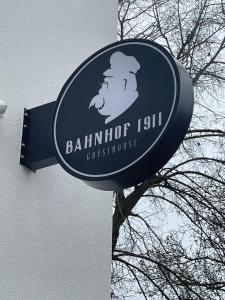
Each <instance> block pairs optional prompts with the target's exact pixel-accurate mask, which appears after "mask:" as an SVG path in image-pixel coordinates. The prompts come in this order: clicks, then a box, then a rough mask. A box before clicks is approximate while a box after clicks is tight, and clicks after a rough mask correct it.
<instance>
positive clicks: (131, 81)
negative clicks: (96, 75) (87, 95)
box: [89, 51, 140, 124]
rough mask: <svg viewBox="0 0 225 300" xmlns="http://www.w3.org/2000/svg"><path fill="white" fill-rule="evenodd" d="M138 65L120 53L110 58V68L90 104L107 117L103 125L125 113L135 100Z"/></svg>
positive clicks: (136, 95)
mask: <svg viewBox="0 0 225 300" xmlns="http://www.w3.org/2000/svg"><path fill="white" fill-rule="evenodd" d="M139 69H140V64H139V62H138V61H137V60H136V58H135V57H133V56H127V55H125V54H123V53H122V52H120V51H117V52H114V53H113V54H112V55H111V57H110V68H109V69H107V70H106V71H105V72H104V73H103V75H104V76H105V78H104V82H103V83H102V86H101V88H100V90H99V92H98V94H97V95H96V96H94V97H93V98H92V100H91V102H90V105H89V108H90V107H92V106H94V107H95V108H96V109H97V111H98V112H99V113H100V114H101V115H103V116H107V118H106V119H105V124H107V123H109V122H111V121H112V120H114V119H115V118H117V117H118V116H120V115H121V114H122V113H123V112H125V111H126V110H127V109H128V108H129V107H130V106H131V105H132V104H133V103H134V102H135V101H136V99H137V97H138V91H137V80H136V75H135V74H136V73H137V71H138V70H139Z"/></svg>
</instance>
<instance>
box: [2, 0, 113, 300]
mask: <svg viewBox="0 0 225 300" xmlns="http://www.w3.org/2000/svg"><path fill="white" fill-rule="evenodd" d="M116 6H117V3H116V1H111V0H76V1H74V0H64V1H62V0H45V1H39V0H29V1H28V0H14V1H1V9H0V99H1V100H4V101H5V102H6V103H7V104H8V109H7V112H6V114H5V116H4V118H3V119H0V184H1V185H0V299H1V300H69V299H71V300H72V299H73V300H105V299H109V298H110V263H111V212H112V209H111V208H112V193H111V192H109V193H107V192H102V191H97V190H94V189H91V188H89V187H88V186H86V185H85V184H83V183H82V182H81V181H79V180H78V179H76V178H74V177H72V176H71V175H69V174H67V173H66V172H65V171H64V170H63V169H62V168H61V167H60V166H59V165H55V166H52V167H49V168H45V169H42V170H39V171H38V172H37V173H36V174H34V173H32V172H29V171H27V170H25V169H24V168H23V167H22V166H20V165H19V154H20V142H21V130H22V118H23V109H24V107H26V108H32V107H35V106H39V105H41V104H44V103H47V102H50V101H54V100H55V99H56V97H57V95H58V93H59V91H60V89H61V87H62V85H63V84H64V82H65V80H66V79H67V78H68V76H69V75H70V74H71V73H72V71H73V70H74V69H75V68H76V67H77V66H78V64H79V63H81V62H82V60H83V59H85V58H87V57H88V56H89V55H90V54H92V53H93V52H94V51H96V50H98V49H99V48H101V47H103V46H104V45H106V44H108V43H111V42H113V41H115V40H116V13H117V7H116ZM40 121H41V120H40Z"/></svg>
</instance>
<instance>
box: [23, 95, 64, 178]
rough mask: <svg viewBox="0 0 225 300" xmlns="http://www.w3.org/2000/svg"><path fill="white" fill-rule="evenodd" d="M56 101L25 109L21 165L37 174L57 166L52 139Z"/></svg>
mask: <svg viewBox="0 0 225 300" xmlns="http://www.w3.org/2000/svg"><path fill="white" fill-rule="evenodd" d="M55 107H56V101H53V102H50V103H47V104H44V105H41V106H37V107H35V108H32V109H26V108H25V109H24V117H23V130H22V140H21V152H20V164H21V165H23V166H24V167H26V168H28V169H30V170H31V171H33V172H35V171H36V170H38V169H42V168H45V167H49V166H51V165H54V164H57V163H58V162H57V160H56V158H55V154H54V144H53V138H52V120H53V115H54V110H55Z"/></svg>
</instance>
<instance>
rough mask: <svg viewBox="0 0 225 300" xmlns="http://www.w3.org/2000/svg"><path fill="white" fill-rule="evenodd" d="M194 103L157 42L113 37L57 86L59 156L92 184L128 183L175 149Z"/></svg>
mask: <svg viewBox="0 0 225 300" xmlns="http://www.w3.org/2000/svg"><path fill="white" fill-rule="evenodd" d="M192 109H193V89H192V84H191V80H190V78H189V77H188V75H187V73H186V71H185V69H184V68H183V67H182V66H181V65H180V64H179V63H178V62H177V61H176V60H175V59H174V58H173V57H172V56H171V55H170V54H169V53H168V52H167V51H166V50H165V49H164V48H163V47H162V46H160V45H158V44H156V43H154V42H150V41H146V40H126V41H122V42H116V43H114V44H111V45H108V46H107V47H105V48H103V49H101V50H100V51H98V52H97V53H95V54H94V55H92V56H91V57H90V58H88V59H87V60H86V61H85V62H84V63H83V64H82V65H81V66H80V67H79V68H78V69H77V70H76V71H75V72H74V73H73V74H72V75H71V77H70V78H69V79H68V81H67V82H66V83H65V85H64V86H63V88H62V90H61V92H60V94H59V97H58V100H57V105H56V110H55V115H54V120H53V138H54V144H55V150H56V156H57V159H58V161H59V163H60V164H61V166H62V167H63V168H64V169H65V170H66V171H67V172H69V173H70V174H72V175H73V176H76V177H78V178H80V179H82V180H84V181H85V182H86V183H87V184H89V185H91V186H93V187H96V188H99V189H104V190H118V189H122V188H126V187H129V186H132V185H134V184H137V183H139V182H141V181H143V180H145V179H147V178H149V177H151V176H152V175H154V174H155V173H156V172H157V171H158V170H159V169H160V168H161V167H162V166H163V165H164V164H165V163H166V162H167V161H168V160H169V159H170V158H171V156H172V155H173V154H174V153H175V151H176V150H177V148H178V147H179V145H180V143H181V142H182V140H183V137H184V135H185V133H186V131H187V128H188V126H189V123H190V120H191V115H192Z"/></svg>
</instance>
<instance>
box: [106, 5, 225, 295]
mask: <svg viewBox="0 0 225 300" xmlns="http://www.w3.org/2000/svg"><path fill="white" fill-rule="evenodd" d="M118 26H119V28H118V36H119V39H129V38H144V39H149V40H152V41H156V42H158V43H160V44H162V45H163V46H164V47H166V48H167V50H168V51H169V52H170V53H171V54H172V55H173V56H174V57H175V58H176V59H177V60H179V61H180V62H181V63H182V64H183V65H184V66H185V67H186V70H187V71H188V72H189V74H190V77H191V78H192V82H193V85H194V88H195V110H194V115H193V119H192V123H191V126H190V129H189V131H188V133H187V135H186V137H185V139H184V141H183V143H182V145H181V147H180V148H179V150H178V151H177V152H176V154H175V156H174V157H173V159H172V160H171V161H170V162H169V163H168V164H167V165H166V166H164V168H163V169H161V170H160V171H159V172H158V174H156V175H155V176H154V177H152V178H150V179H148V180H146V181H145V182H143V183H140V184H139V185H137V186H135V187H133V188H131V189H128V190H126V191H120V192H118V193H115V206H114V213H113V234H112V244H113V247H112V257H113V265H112V284H113V293H112V298H114V299H152V300H156V299H157V300H158V299H160V300H161V299H167V300H178V299H179V300H203V299H204V300H205V299H209V300H219V299H221V300H222V299H225V150H224V149H225V148H224V146H225V131H224V125H225V118H224V113H223V112H224V108H225V100H224V82H225V61H224V55H225V4H224V3H223V0H186V1H185V0H120V1H119V11H118ZM171 218H173V220H172V221H171ZM171 223H172V225H171ZM138 294H139V295H140V296H137V295H138Z"/></svg>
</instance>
